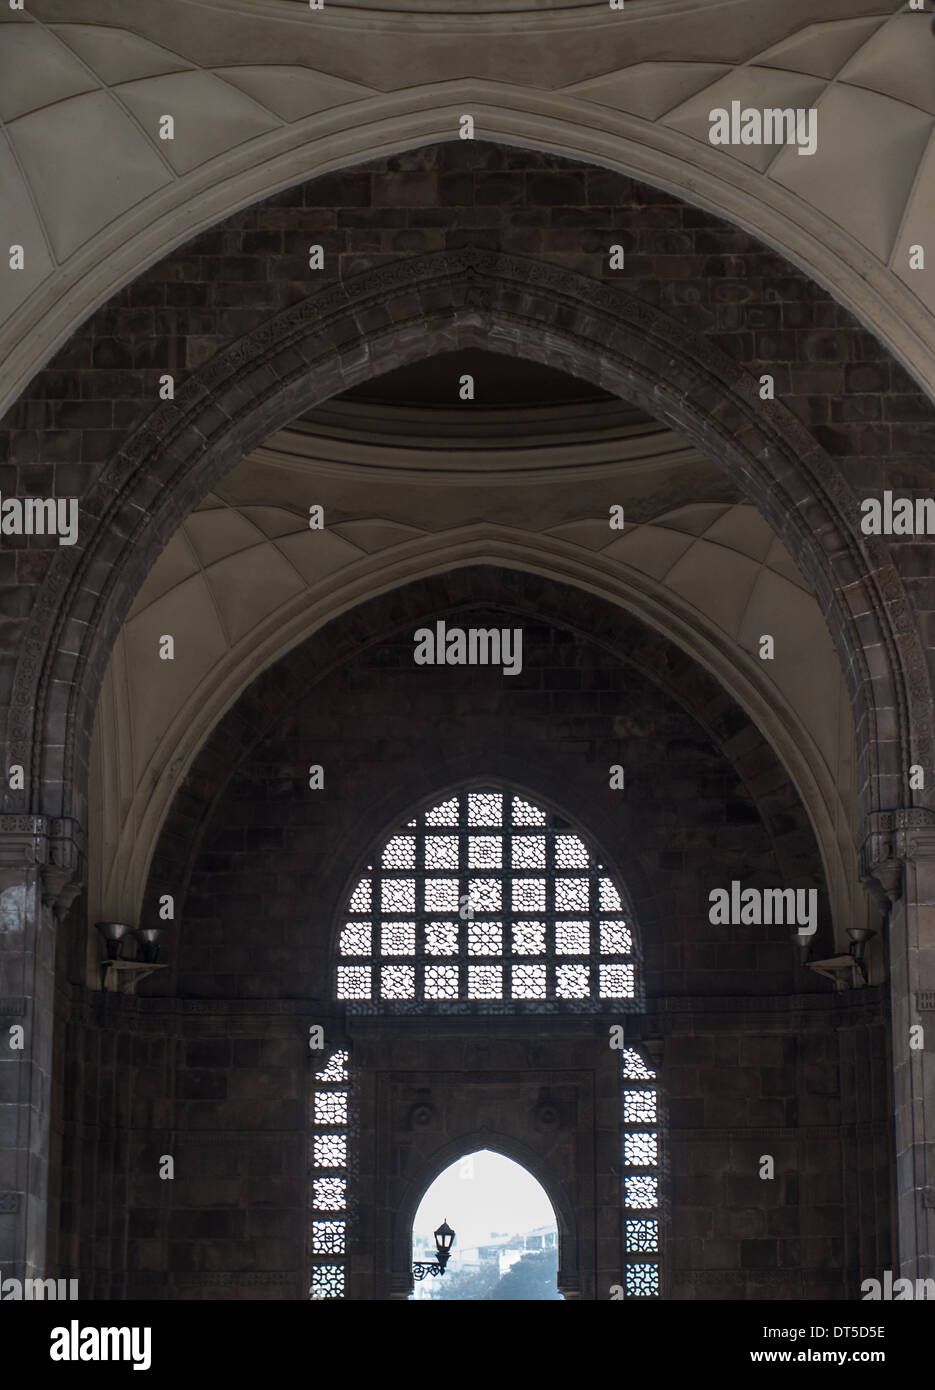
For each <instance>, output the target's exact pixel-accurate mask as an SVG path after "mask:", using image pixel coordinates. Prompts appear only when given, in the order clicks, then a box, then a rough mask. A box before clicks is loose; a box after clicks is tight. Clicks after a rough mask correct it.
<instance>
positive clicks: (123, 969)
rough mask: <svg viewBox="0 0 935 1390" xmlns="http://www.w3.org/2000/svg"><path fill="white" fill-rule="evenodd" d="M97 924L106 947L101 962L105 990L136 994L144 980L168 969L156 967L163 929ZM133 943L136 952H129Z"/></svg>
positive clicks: (111, 923) (117, 923)
mask: <svg viewBox="0 0 935 1390" xmlns="http://www.w3.org/2000/svg"><path fill="white" fill-rule="evenodd" d="M94 925H95V928H96V930H97V932H98V935H99V936H100V938H101V940H102V941H103V943H104V947H105V956H104V959H103V960H102V961H101V988H102V989H105V990H107V991H109V992H110V993H120V994H133V993H135V991H136V986H137V984H138V983H139V981H140V980H142V979H145V977H146V976H147V975H151V974H152V973H153V971H154V970H165V969H166V967H165V966H164V965H157V964H156V961H157V960H158V958H159V942H160V940H161V937H162V934H163V928H162V927H140V928H136V927H131V926H130V925H129V923H127V922H95V924H94ZM130 941H132V942H133V943H134V946H135V948H136V950H135V952H129V953H128V951H127V945H128V943H129V942H130Z"/></svg>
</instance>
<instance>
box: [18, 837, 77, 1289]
mask: <svg viewBox="0 0 935 1390" xmlns="http://www.w3.org/2000/svg"><path fill="white" fill-rule="evenodd" d="M81 862H82V861H81V855H80V852H79V849H78V845H77V833H76V826H75V825H74V823H73V822H71V821H61V820H50V819H49V818H48V817H46V816H29V815H5V816H0V1267H2V1270H3V1273H4V1275H5V1276H6V1277H9V1276H15V1277H17V1278H20V1279H22V1278H29V1277H42V1276H46V1277H51V1276H52V1271H49V1270H46V1268H45V1263H46V1226H47V1206H48V1177H49V1174H48V1165H49V1120H50V1105H51V1094H52V1084H51V1078H52V1039H53V1022H54V1020H53V1011H54V984H55V938H56V927H57V922H58V919H60V918H61V917H62V916H63V915H64V913H65V912H67V910H68V907H69V905H70V904H71V902H72V900H73V898H74V896H75V894H76V893H77V891H78V890H79V887H80V879H79V877H78V875H79V872H80V866H81Z"/></svg>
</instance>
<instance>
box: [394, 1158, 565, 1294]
mask: <svg viewBox="0 0 935 1390" xmlns="http://www.w3.org/2000/svg"><path fill="white" fill-rule="evenodd" d="M440 1212H441V1213H442V1214H443V1215H442V1216H439V1213H440ZM442 1219H444V1220H445V1221H447V1222H448V1224H449V1226H451V1228H452V1229H453V1230H454V1231H455V1233H456V1239H455V1242H454V1244H453V1245H452V1248H451V1256H450V1258H449V1261H448V1265H447V1268H446V1270H445V1273H444V1275H442V1276H437V1275H434V1274H430V1275H428V1276H427V1277H423V1278H422V1279H420V1280H419V1281H418V1282H417V1283H416V1287H415V1291H414V1293H413V1299H414V1301H416V1302H433V1301H438V1300H449V1301H455V1300H457V1301H465V1302H480V1301H488V1302H489V1301H500V1300H520V1301H523V1302H556V1301H560V1300H561V1298H562V1295H561V1294H560V1293H559V1292H558V1289H557V1287H556V1276H557V1274H558V1238H559V1237H558V1225H557V1223H556V1220H555V1212H554V1211H553V1209H552V1204H551V1203H550V1201H549V1198H548V1195H547V1193H546V1191H545V1189H544V1188H543V1187H542V1186H541V1184H540V1183H539V1182H537V1181H536V1179H535V1178H534V1177H533V1176H532V1174H531V1173H530V1172H529V1171H528V1170H527V1169H526V1168H524V1167H523V1166H522V1164H520V1163H516V1162H515V1161H514V1160H513V1159H511V1158H507V1157H506V1156H505V1155H504V1154H499V1153H496V1152H494V1151H492V1150H490V1149H480V1150H478V1151H477V1152H475V1153H466V1154H464V1155H463V1156H462V1157H461V1158H460V1159H458V1160H457V1161H456V1162H454V1163H451V1164H449V1166H448V1167H447V1168H446V1169H445V1170H444V1171H443V1172H441V1173H439V1175H438V1177H437V1178H435V1180H434V1181H433V1182H432V1183H431V1184H430V1185H429V1187H428V1188H427V1189H426V1191H425V1195H424V1196H423V1198H422V1201H421V1202H420V1203H419V1208H418V1210H417V1212H416V1215H415V1219H414V1220H413V1223H412V1258H413V1260H414V1261H434V1260H435V1240H434V1231H435V1229H436V1228H437V1226H438V1224H439V1222H440V1221H441V1220H442Z"/></svg>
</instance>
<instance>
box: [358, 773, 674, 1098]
mask: <svg viewBox="0 0 935 1390" xmlns="http://www.w3.org/2000/svg"><path fill="white" fill-rule="evenodd" d="M636 984H637V982H636V971H635V962H634V957H633V933H632V930H631V928H630V926H629V924H628V922H627V920H626V917H625V914H624V907H623V902H622V901H621V897H620V893H619V891H618V889H617V886H616V885H615V883H614V882H613V880H612V878H611V877H610V876H609V874H608V873H607V872H606V871H605V870H604V868H603V867H602V865H601V864H600V863H599V862H598V859H597V857H596V855H595V854H594V852H593V851H592V850H591V849H590V848H589V847H588V845H587V844H585V842H584V840H582V839H581V837H580V836H579V835H577V834H576V833H575V832H574V830H573V829H572V827H571V826H570V825H569V824H568V823H567V822H566V821H565V820H563V819H562V817H561V816H559V815H557V814H555V813H553V812H550V811H547V810H544V809H542V808H541V807H539V806H535V805H533V804H532V803H530V802H529V801H528V800H527V799H526V798H525V797H523V796H521V795H519V794H517V793H514V792H511V791H508V790H505V789H504V788H502V787H501V788H491V789H483V790H473V789H472V790H465V791H462V792H458V793H455V794H454V795H452V796H449V797H447V798H446V799H445V800H444V801H442V802H440V803H439V804H437V805H435V806H432V807H431V808H429V809H428V810H425V811H422V812H420V813H419V815H417V816H416V817H415V819H414V820H411V821H409V822H408V823H407V824H406V825H404V826H401V827H400V828H399V830H398V831H397V832H396V833H395V834H393V835H391V836H390V838H389V840H388V841H387V842H386V844H385V845H384V847H383V849H382V850H381V851H380V854H379V855H378V856H377V858H376V859H375V861H374V863H373V864H371V865H370V866H368V869H367V872H366V873H365V874H364V875H363V876H362V877H361V878H360V879H359V880H358V882H357V884H356V885H355V887H354V890H353V892H352V893H351V894H350V897H349V899H348V902H347V907H346V911H345V914H344V918H343V925H342V928H341V931H340V935H339V942H338V965H337V997H338V999H341V1000H345V1001H347V1002H348V1003H349V1004H351V1005H352V1006H354V1005H355V1004H357V1005H358V1006H359V1007H368V1006H369V1008H368V1011H374V1010H378V1011H381V1012H382V1011H385V1012H391V1013H392V1012H412V1011H414V1010H417V1011H426V1010H428V1011H438V1012H445V1011H455V1012H457V1011H459V1010H460V1011H463V1010H464V1009H465V1008H467V1009H469V1010H474V1009H477V1010H480V1011H484V1010H485V1009H494V1010H495V1011H498V1012H503V1011H504V1006H506V1010H505V1011H507V1012H518V1013H522V1012H524V1011H531V1012H535V1011H536V1010H541V1009H542V1008H546V1009H548V1010H551V1011H556V1010H562V1009H566V1010H571V1011H580V1010H582V1009H586V1010H593V1009H595V1008H601V1007H604V1008H608V1009H609V1008H613V1009H619V1008H620V1007H621V1005H622V1004H623V1005H624V1006H625V1003H626V1001H633V1000H635V997H636ZM647 1122H648V1123H651V1122H652V1121H651V1120H649V1121H647Z"/></svg>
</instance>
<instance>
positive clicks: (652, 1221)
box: [622, 1047, 660, 1298]
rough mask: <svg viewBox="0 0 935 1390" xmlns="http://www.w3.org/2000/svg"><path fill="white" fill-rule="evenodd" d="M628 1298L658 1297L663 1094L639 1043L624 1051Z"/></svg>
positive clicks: (624, 1199)
mask: <svg viewBox="0 0 935 1390" xmlns="http://www.w3.org/2000/svg"><path fill="white" fill-rule="evenodd" d="M622 1072H623V1126H622V1128H623V1135H622V1144H623V1207H624V1217H623V1221H624V1283H623V1296H624V1298H658V1297H659V1294H660V1287H659V1284H660V1281H659V1224H660V1220H659V1181H660V1173H659V1128H658V1125H659V1115H658V1107H659V1098H658V1095H657V1091H656V1073H655V1071H653V1069H652V1068H651V1067H650V1065H649V1063H648V1062H647V1060H646V1058H645V1057H643V1055H642V1054H641V1053H640V1052H639V1051H638V1050H637V1049H636V1048H633V1047H628V1048H625V1049H624V1052H623V1066H622Z"/></svg>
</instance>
